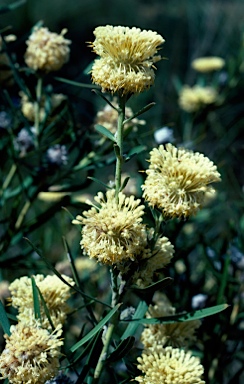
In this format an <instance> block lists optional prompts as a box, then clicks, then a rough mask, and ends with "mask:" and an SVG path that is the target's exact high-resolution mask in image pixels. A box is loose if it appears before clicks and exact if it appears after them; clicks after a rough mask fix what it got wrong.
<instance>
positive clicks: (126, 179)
mask: <svg viewBox="0 0 244 384" xmlns="http://www.w3.org/2000/svg"><path fill="white" fill-rule="evenodd" d="M129 180H130V177H129V176H128V177H126V178H125V179H124V181H123V183H122V185H121V187H120V192H121V191H123V189H124V188H125V187H126V185H127V183H128V181H129Z"/></svg>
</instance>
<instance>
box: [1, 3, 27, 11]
mask: <svg viewBox="0 0 244 384" xmlns="http://www.w3.org/2000/svg"><path fill="white" fill-rule="evenodd" d="M25 3H26V0H19V1H16V2H15V3H12V4H9V5H5V6H2V7H0V14H1V13H6V12H8V11H12V10H14V9H15V8H18V7H20V6H21V5H23V4H25Z"/></svg>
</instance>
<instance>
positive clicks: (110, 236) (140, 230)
mask: <svg viewBox="0 0 244 384" xmlns="http://www.w3.org/2000/svg"><path fill="white" fill-rule="evenodd" d="M95 201H96V202H97V203H98V204H99V206H100V207H92V208H91V209H90V210H89V211H85V212H83V216H77V218H76V220H74V221H73V223H74V224H83V225H84V226H83V228H82V240H81V247H82V248H83V249H84V250H85V252H86V253H87V255H88V256H89V257H91V258H93V257H94V258H96V259H97V260H98V261H101V262H102V263H104V264H109V265H112V264H116V263H121V262H122V261H124V260H126V259H127V260H128V259H130V260H134V259H135V257H136V255H138V254H139V253H140V252H141V251H142V250H143V248H144V246H145V244H146V229H145V225H144V224H142V216H143V214H144V206H143V205H140V202H141V201H140V199H138V200H135V198H134V196H130V197H126V195H124V194H123V193H122V192H120V193H119V196H118V202H117V201H116V198H115V190H113V189H112V190H109V191H107V192H106V198H105V197H104V195H103V193H102V192H99V193H98V195H97V196H96V197H95Z"/></svg>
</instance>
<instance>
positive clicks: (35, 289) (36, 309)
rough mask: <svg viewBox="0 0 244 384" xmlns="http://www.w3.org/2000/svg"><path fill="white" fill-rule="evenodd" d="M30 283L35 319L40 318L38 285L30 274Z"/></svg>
mask: <svg viewBox="0 0 244 384" xmlns="http://www.w3.org/2000/svg"><path fill="white" fill-rule="evenodd" d="M31 285H32V296H33V308H34V314H35V319H40V320H42V318H41V307H40V301H39V292H38V287H37V285H36V282H35V279H34V277H33V276H31Z"/></svg>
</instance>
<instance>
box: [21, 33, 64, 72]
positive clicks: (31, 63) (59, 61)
mask: <svg viewBox="0 0 244 384" xmlns="http://www.w3.org/2000/svg"><path fill="white" fill-rule="evenodd" d="M65 33H66V30H65V29H63V30H62V31H61V34H57V33H55V32H50V31H49V30H48V28H44V27H41V28H39V27H34V29H33V32H32V34H31V35H30V37H29V39H28V40H27V42H26V44H27V50H26V53H25V62H26V64H27V65H28V67H30V68H32V69H34V70H35V71H37V70H40V71H43V72H51V71H57V70H59V69H60V68H61V67H62V66H63V65H64V64H65V63H66V62H67V61H68V60H69V54H70V48H69V45H70V44H71V41H70V40H68V39H65V38H64V35H65Z"/></svg>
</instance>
